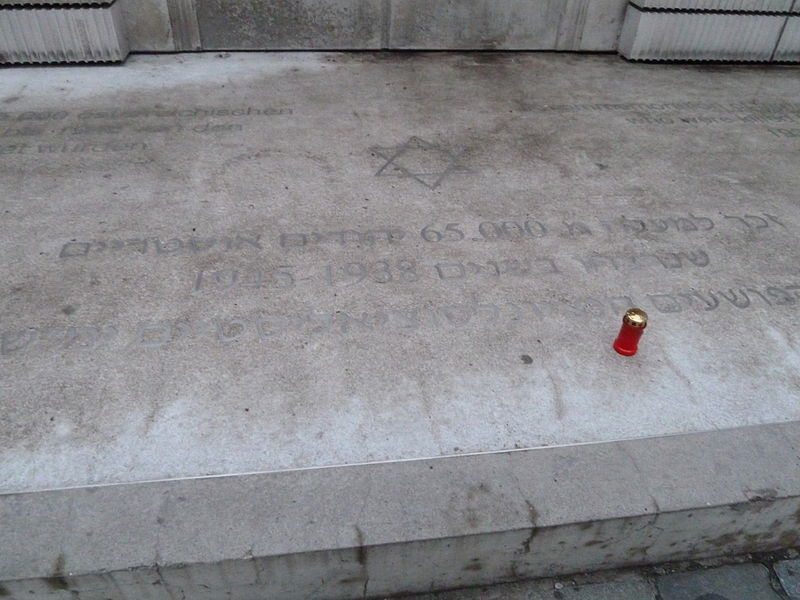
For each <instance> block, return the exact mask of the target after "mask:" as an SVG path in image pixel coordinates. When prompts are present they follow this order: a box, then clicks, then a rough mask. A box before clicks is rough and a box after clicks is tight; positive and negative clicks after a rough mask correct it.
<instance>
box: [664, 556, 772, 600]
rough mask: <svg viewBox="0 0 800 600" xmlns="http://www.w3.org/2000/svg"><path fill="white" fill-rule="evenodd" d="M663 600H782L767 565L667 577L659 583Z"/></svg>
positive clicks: (744, 566) (729, 567)
mask: <svg viewBox="0 0 800 600" xmlns="http://www.w3.org/2000/svg"><path fill="white" fill-rule="evenodd" d="M656 587H657V588H658V591H659V592H660V593H661V598H662V599H663V600H781V597H780V595H778V594H777V593H776V592H775V591H774V590H773V589H772V586H771V585H770V578H769V571H768V570H767V568H766V567H765V566H764V565H760V564H743V565H733V566H725V567H719V568H717V569H708V570H701V571H688V572H685V573H675V574H672V575H665V576H663V577H660V578H658V579H657V580H656Z"/></svg>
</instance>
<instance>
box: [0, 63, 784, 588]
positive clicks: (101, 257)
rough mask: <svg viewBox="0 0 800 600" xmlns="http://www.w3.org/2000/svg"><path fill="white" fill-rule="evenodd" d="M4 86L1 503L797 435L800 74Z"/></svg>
mask: <svg viewBox="0 0 800 600" xmlns="http://www.w3.org/2000/svg"><path fill="white" fill-rule="evenodd" d="M3 79H4V85H3V91H2V97H0V102H2V104H0V152H2V155H1V156H0V189H2V191H3V196H2V198H3V199H2V204H3V206H2V210H3V218H2V221H0V230H1V231H2V235H0V252H2V261H1V262H0V275H1V276H0V280H1V281H2V282H3V285H2V291H1V292H0V299H1V300H2V304H0V307H1V308H2V310H1V311H0V332H2V334H1V335H2V337H1V338H0V373H2V375H0V399H1V401H2V406H3V418H2V420H0V491H2V492H3V493H4V494H5V495H7V497H8V498H12V497H14V498H16V497H17V495H19V494H22V496H25V494H32V493H40V492H43V491H45V490H60V489H63V488H76V487H77V488H84V487H87V486H107V485H113V484H134V483H141V482H152V481H161V480H173V479H186V478H199V477H208V476H223V475H224V476H230V475H237V474H246V473H261V472H283V471H286V472H294V471H296V470H303V469H310V468H323V467H325V468H327V467H334V466H343V465H360V464H362V463H373V462H385V461H388V462H394V461H407V460H409V459H428V458H434V459H436V458H441V457H454V456H458V455H470V454H482V453H490V452H497V451H514V450H519V449H532V448H548V447H553V446H557V447H561V446H572V445H583V444H601V443H611V442H615V441H617V440H626V439H644V438H651V437H656V436H672V435H679V434H704V433H705V432H716V431H718V430H725V429H732V428H740V427H745V428H746V427H751V426H758V425H774V424H781V423H789V422H792V421H795V420H797V419H798V418H800V405H799V404H798V402H797V399H798V397H799V396H800V376H798V366H800V354H799V352H800V337H799V336H798V331H800V328H798V323H799V322H800V321H799V318H798V314H800V313H798V306H800V270H798V258H800V238H799V237H798V230H800V209H799V208H798V204H797V188H798V183H800V171H798V169H797V168H796V164H797V156H798V140H799V139H800V125H799V124H798V123H800V103H798V102H797V96H796V90H797V87H796V83H797V79H796V74H794V73H793V72H791V71H786V70H774V71H752V70H747V69H737V68H731V69H719V68H714V69H702V68H689V67H675V68H669V69H665V68H661V67H658V68H653V67H651V66H642V65H633V64H628V63H625V62H624V61H621V60H619V59H618V58H615V57H609V56H600V57H576V56H555V55H545V56H542V55H521V54H513V55H503V54H492V55H452V54H434V55H424V54H423V55H413V56H409V55H400V56H386V55H383V54H358V55H347V54H322V55H308V54H277V55H270V56H269V57H265V56H263V55H236V54H234V55H227V54H222V55H196V56H181V57H133V58H131V59H130V60H129V63H128V64H127V66H126V67H125V68H124V69H120V70H111V71H109V70H102V71H99V70H94V69H91V68H76V69H71V70H69V71H65V70H50V69H48V70H41V71H37V72H36V77H35V78H34V77H31V72H30V71H28V70H25V69H17V70H12V71H8V72H6V73H4V75H3ZM631 306H639V307H641V308H643V309H644V310H646V311H647V312H648V313H649V314H650V324H649V326H648V328H647V330H646V332H645V335H644V338H643V340H642V343H641V349H640V352H639V353H638V354H637V355H636V356H635V357H631V358H624V357H622V356H619V355H617V354H616V353H615V352H614V351H613V350H612V348H611V343H612V341H613V339H614V336H615V335H616V333H617V331H618V329H619V325H620V322H621V318H622V315H623V313H624V311H625V310H626V309H627V308H629V307H631ZM780 439H783V438H780ZM770 447H771V446H770ZM711 454H713V452H711V451H710V454H709V455H711ZM766 455H769V453H767V454H765V456H766ZM462 458H463V457H462ZM431 468H433V467H431ZM426 469H427V467H426ZM298 476H301V475H298ZM587 485H588V484H587ZM787 486H788V484H787ZM134 487H135V486H134ZM131 489H133V488H131ZM148 489H150V488H148ZM739 489H741V488H739ZM759 489H760V488H759ZM786 489H787V490H790V489H791V487H790V486H788V487H787V488H786ZM653 493H655V494H656V495H657V492H653ZM786 493H787V494H789V492H788V491H787V492H786ZM776 494H777V495H778V496H780V495H781V494H783V492H782V491H780V490H778V491H777V492H775V491H774V490H773V493H772V495H770V494H765V493H764V492H763V491H758V490H756V491H752V490H751V491H749V492H747V493H742V495H741V501H742V502H747V501H760V500H758V499H759V498H762V497H764V496H765V495H766V496H769V497H770V498H773V499H774V498H775V496H776ZM789 495H791V494H789ZM25 497H27V496H25ZM754 499H755V500H754ZM9 501H10V500H9ZM15 501H16V500H15ZM649 502H650V501H649V500H648V503H649ZM654 502H655V500H654ZM412 504H413V503H412ZM623 504H624V503H623ZM621 505H622V504H620V506H621ZM657 505H658V503H657V502H656V506H657ZM13 514H15V515H16V517H15V518H17V519H20V518H23V517H21V516H20V515H23V513H20V512H15V513H13ZM768 514H769V513H764V515H762V517H763V518H766V515H768ZM526 518H527V517H526ZM587 518H590V517H589V516H587ZM759 518H761V517H759ZM23 521H24V519H23ZM533 521H534V522H535V519H533ZM20 527H22V525H20ZM19 531H21V532H24V531H25V528H24V527H22V528H21V529H19ZM20 535H23V536H24V533H21V534H20ZM526 535H527V534H526ZM524 537H525V536H523V538H524ZM359 539H360V538H359ZM587 541H588V540H587ZM529 545H530V544H529ZM331 547H332V546H331ZM637 556H638V558H637V559H636V560H640V559H642V555H637ZM606 560H608V559H606ZM176 562H190V561H188V559H187V560H186V561H176ZM62 563H63V561H62ZM138 564H143V563H137V565H138ZM67 565H68V566H69V562H67ZM68 566H67V568H68ZM132 566H133V565H132ZM62 570H63V569H62ZM54 572H56V573H58V572H60V570H59V569H55V571H54ZM5 576H6V577H7V576H8V572H6V575H5ZM25 576H26V577H27V576H29V575H27V574H26V575H25ZM429 584H430V582H428V583H426V584H425V585H429ZM359 585H360V584H359ZM331 597H332V596H331Z"/></svg>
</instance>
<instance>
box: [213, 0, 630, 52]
mask: <svg viewBox="0 0 800 600" xmlns="http://www.w3.org/2000/svg"><path fill="white" fill-rule="evenodd" d="M625 4H626V2H625V0H491V1H487V0H458V1H455V2H454V1H452V0H425V1H419V0H362V1H360V2H355V3H354V2H350V1H347V2H343V1H339V0H302V1H299V2H298V1H292V2H273V1H263V0H259V1H257V2H229V1H222V0H198V1H197V8H198V15H199V23H200V28H201V31H202V37H203V48H205V49H211V50H214V49H220V50H235V49H287V48H288V49H381V48H391V49H414V50H419V49H438V50H442V49H487V48H490V49H506V50H508V49H528V50H556V49H558V50H605V51H610V50H614V49H615V48H616V42H617V37H618V35H619V30H620V28H621V26H622V19H623V16H624V11H625Z"/></svg>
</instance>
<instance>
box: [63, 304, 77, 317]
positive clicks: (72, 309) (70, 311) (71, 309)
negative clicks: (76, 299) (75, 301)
mask: <svg viewBox="0 0 800 600" xmlns="http://www.w3.org/2000/svg"><path fill="white" fill-rule="evenodd" d="M61 312H62V313H64V314H65V315H71V314H74V313H75V307H74V306H72V305H71V304H68V305H67V306H65V307H64V308H62V309H61Z"/></svg>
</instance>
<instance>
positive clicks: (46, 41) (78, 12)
mask: <svg viewBox="0 0 800 600" xmlns="http://www.w3.org/2000/svg"><path fill="white" fill-rule="evenodd" d="M128 50H129V48H128V41H127V36H126V35H125V28H124V23H123V19H122V14H121V5H120V3H119V2H105V3H95V4H75V3H73V2H54V1H52V0H51V1H50V2H47V3H43V2H27V3H23V2H17V1H16V0H15V1H12V2H4V3H3V4H0V63H2V64H36V63H80V62H90V63H98V62H120V61H123V60H125V58H126V57H127V56H128Z"/></svg>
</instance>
